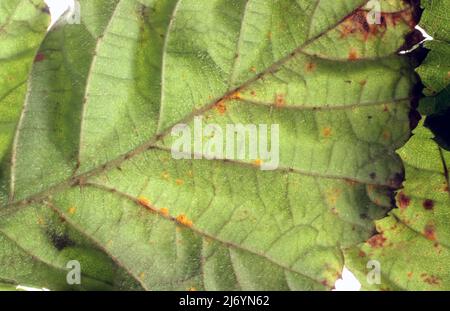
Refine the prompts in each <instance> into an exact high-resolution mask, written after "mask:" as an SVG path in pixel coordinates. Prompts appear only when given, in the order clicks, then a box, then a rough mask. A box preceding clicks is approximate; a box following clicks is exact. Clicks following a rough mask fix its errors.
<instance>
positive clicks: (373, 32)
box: [338, 5, 417, 41]
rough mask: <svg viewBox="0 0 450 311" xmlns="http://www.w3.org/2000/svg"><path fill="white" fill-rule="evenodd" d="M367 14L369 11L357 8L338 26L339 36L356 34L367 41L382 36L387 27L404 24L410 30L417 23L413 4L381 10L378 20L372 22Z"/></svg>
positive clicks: (345, 36) (344, 36)
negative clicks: (392, 10) (389, 10)
mask: <svg viewBox="0 0 450 311" xmlns="http://www.w3.org/2000/svg"><path fill="white" fill-rule="evenodd" d="M369 14H370V12H368V11H366V10H364V9H359V10H357V11H355V12H354V13H353V14H352V15H350V16H349V17H347V18H346V19H345V20H344V21H343V22H342V23H341V24H340V25H339V27H338V31H339V32H340V36H341V38H347V37H350V36H357V37H359V38H360V39H361V40H363V41H368V40H370V39H372V38H374V37H381V36H383V35H384V34H385V33H386V31H387V30H388V28H391V27H397V26H398V25H400V24H404V25H407V26H408V28H410V29H411V30H412V29H413V28H414V27H415V26H416V24H417V21H416V18H415V17H414V6H411V5H409V6H408V7H407V8H406V9H404V10H402V11H398V12H381V13H380V17H379V20H377V21H376V22H373V23H372V22H369V20H370V16H369Z"/></svg>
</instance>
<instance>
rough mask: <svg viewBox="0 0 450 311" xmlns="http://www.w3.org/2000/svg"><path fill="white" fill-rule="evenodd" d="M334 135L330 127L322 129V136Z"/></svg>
mask: <svg viewBox="0 0 450 311" xmlns="http://www.w3.org/2000/svg"><path fill="white" fill-rule="evenodd" d="M331 134H332V130H331V128H330V127H325V128H323V129H322V135H323V137H330V136H331Z"/></svg>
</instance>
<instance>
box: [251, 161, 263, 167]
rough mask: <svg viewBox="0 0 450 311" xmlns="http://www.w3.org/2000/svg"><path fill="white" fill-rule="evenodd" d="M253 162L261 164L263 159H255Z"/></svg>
mask: <svg viewBox="0 0 450 311" xmlns="http://www.w3.org/2000/svg"><path fill="white" fill-rule="evenodd" d="M253 163H255V165H257V166H261V164H262V163H263V161H262V160H261V159H256V160H255V161H253Z"/></svg>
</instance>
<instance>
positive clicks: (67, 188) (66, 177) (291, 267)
mask: <svg viewBox="0 0 450 311" xmlns="http://www.w3.org/2000/svg"><path fill="white" fill-rule="evenodd" d="M382 2H383V3H384V5H383V8H384V9H385V11H384V12H383V17H384V19H383V21H384V22H383V23H382V24H379V25H368V24H367V22H366V19H365V17H366V15H367V12H368V8H366V7H365V5H366V1H362V0H345V1H339V2H333V3H332V4H331V2H328V1H312V0H305V1H274V2H271V1H257V0H249V1H238V0H235V1H228V0H227V1H225V0H211V1H199V0H179V1H172V0H159V1H150V0H147V1H143V0H142V1H119V0H115V1H100V0H97V1H85V0H82V1H80V3H81V13H82V18H81V21H82V22H81V24H80V25H68V24H64V23H60V24H59V26H57V27H55V28H54V29H52V31H51V32H50V33H49V35H48V37H47V38H46V40H45V41H44V43H43V46H42V48H41V51H40V52H41V53H43V54H44V55H46V60H45V61H42V62H39V63H38V64H35V66H34V68H33V72H32V76H31V86H30V88H31V92H30V96H29V98H28V100H27V101H26V103H25V104H26V114H24V115H23V118H22V122H21V124H20V126H19V128H18V140H17V145H16V146H15V150H16V153H15V154H14V161H12V166H11V174H10V176H9V178H8V182H9V184H10V187H9V189H8V190H7V191H6V193H5V196H7V197H8V200H7V201H6V202H5V207H4V212H3V213H2V217H1V219H2V220H1V224H0V228H2V230H3V232H4V233H5V235H7V236H8V237H12V239H9V240H8V241H7V242H5V243H13V244H14V245H19V246H20V247H21V248H22V249H24V250H26V253H27V254H29V257H27V256H25V255H24V259H23V260H20V261H19V263H20V264H24V265H26V266H29V264H31V263H33V264H37V263H39V264H42V262H45V263H48V262H50V263H53V262H56V263H57V264H58V267H61V265H62V264H63V262H64V260H66V259H67V256H62V257H61V258H59V256H60V254H61V252H64V251H65V250H66V248H68V247H69V246H68V245H67V243H66V244H65V245H63V246H64V247H61V245H59V248H61V249H58V245H57V243H55V240H54V238H53V239H52V232H54V230H53V229H54V227H57V228H58V226H62V228H63V229H60V231H57V236H58V237H61V236H64V235H62V234H61V231H62V232H68V233H67V234H66V237H68V240H69V241H71V242H70V243H69V245H70V247H69V248H71V247H74V248H76V250H75V251H74V252H75V253H73V254H71V257H72V258H78V256H80V257H81V256H83V255H85V254H86V252H87V251H86V249H95V252H100V253H102V254H103V255H104V257H105V258H102V256H100V255H97V254H95V255H93V256H90V257H89V258H91V260H94V261H95V262H97V263H99V262H101V263H103V266H105V267H107V266H108V265H112V266H114V267H115V269H116V270H115V271H117V273H116V274H117V275H118V277H114V276H113V277H112V279H113V280H115V279H117V278H119V279H120V280H122V278H121V277H120V276H122V275H123V274H126V275H127V276H128V277H129V278H130V279H127V278H124V281H120V282H114V281H111V277H105V274H103V273H101V275H100V276H96V275H95V274H94V275H93V274H92V272H91V273H88V274H87V275H88V276H89V277H92V278H96V279H99V278H100V279H102V280H105V279H106V280H107V283H108V282H109V283H108V284H109V285H111V286H112V287H113V288H115V287H117V286H118V285H117V284H119V285H121V287H122V288H124V287H127V286H128V287H129V288H136V287H139V288H142V289H152V290H165V289H176V290H186V289H192V288H196V289H207V290H217V289H222V290H230V289H236V290H238V289H243V290H248V289H261V290H269V289H273V290H282V289H292V290H300V289H302V290H306V289H314V290H318V289H329V288H331V287H333V284H334V282H335V280H336V279H337V278H338V277H339V275H340V272H341V271H342V267H343V264H344V257H343V252H342V249H343V248H345V247H349V246H351V245H355V244H357V243H360V242H361V241H364V240H366V239H367V238H368V237H370V235H371V233H372V231H373V229H374V228H373V220H374V219H378V218H380V217H382V216H383V215H384V214H385V212H386V211H387V210H388V209H389V208H390V207H391V202H390V196H391V193H392V190H393V189H395V188H397V187H398V186H399V185H400V183H401V180H402V175H403V167H402V163H401V160H400V158H399V157H398V155H396V153H395V150H396V149H397V148H399V147H400V146H402V145H403V144H404V143H405V141H406V140H407V139H408V137H409V136H410V128H409V112H410V101H411V92H412V87H413V85H414V83H415V78H414V70H413V68H412V66H411V65H410V64H409V62H408V60H407V59H406V58H403V57H401V56H398V55H397V53H396V52H397V50H398V49H399V48H400V47H401V46H402V45H403V43H404V41H405V40H404V38H405V35H406V34H408V33H409V32H410V31H411V29H412V28H413V27H414V25H415V22H414V20H413V17H412V16H413V14H412V11H413V9H414V8H412V7H410V5H408V4H407V3H405V2H403V1H382ZM393 3H395V4H394V5H393ZM388 4H390V5H388ZM195 116H202V117H203V121H204V122H205V123H206V124H217V125H219V126H225V125H226V124H230V123H231V124H238V123H242V124H268V125H269V127H270V125H272V124H279V126H280V141H279V144H280V163H279V167H278V168H277V169H276V170H273V171H262V170H260V167H259V166H258V165H257V164H256V163H254V162H253V161H251V159H249V158H245V159H242V160H232V159H227V160H219V159H216V160H206V159H203V160H175V159H173V158H172V157H171V153H170V147H171V146H172V143H173V139H174V138H173V137H171V135H170V131H171V129H172V127H173V126H174V125H176V124H179V123H186V124H188V125H191V126H192V122H193V119H194V117H195ZM55 219H59V220H60V222H61V221H63V224H61V223H59V222H58V221H56V220H55ZM49 220H53V221H49ZM25 224H26V225H25ZM64 230H66V231H64ZM31 232H32V235H33V236H35V237H39V238H33V239H30V238H29V237H30V234H31ZM49 232H50V233H49ZM25 233H26V234H25ZM73 237H74V238H73ZM80 241H81V242H80ZM86 245H88V246H86ZM92 251H93V250H92ZM3 256H4V257H3V258H5V259H3V260H6V259H7V258H13V255H12V254H11V253H10V252H8V251H6V252H4V253H3ZM26 260H29V261H30V263H28V262H26ZM0 262H3V261H1V260H0ZM30 269H31V268H30ZM82 269H83V265H82ZM11 270H12V268H9V269H6V271H4V272H2V273H7V274H11V275H14V271H11ZM42 271H44V272H45V271H47V270H46V269H44V270H42ZM0 277H1V275H0ZM54 278H55V279H53V280H49V281H48V283H49V284H47V285H48V287H49V288H51V289H60V288H65V287H66V286H65V285H62V282H63V281H61V279H60V278H58V277H57V276H55V277H54ZM18 279H20V278H18ZM50 283H51V284H50ZM130 284H131V285H130ZM90 286H96V285H95V284H94V285H91V284H87V285H86V288H89V287H90ZM133 286H134V287H133ZM105 288H108V287H105Z"/></svg>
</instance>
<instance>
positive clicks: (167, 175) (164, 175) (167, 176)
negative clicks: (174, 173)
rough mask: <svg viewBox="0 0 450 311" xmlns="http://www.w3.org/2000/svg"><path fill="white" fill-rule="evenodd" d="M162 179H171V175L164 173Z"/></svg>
mask: <svg viewBox="0 0 450 311" xmlns="http://www.w3.org/2000/svg"><path fill="white" fill-rule="evenodd" d="M161 177H162V178H164V179H169V178H170V174H169V173H167V172H163V173H162V174H161Z"/></svg>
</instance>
